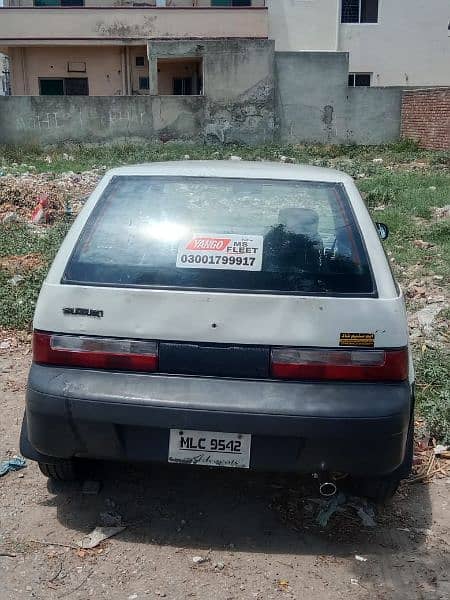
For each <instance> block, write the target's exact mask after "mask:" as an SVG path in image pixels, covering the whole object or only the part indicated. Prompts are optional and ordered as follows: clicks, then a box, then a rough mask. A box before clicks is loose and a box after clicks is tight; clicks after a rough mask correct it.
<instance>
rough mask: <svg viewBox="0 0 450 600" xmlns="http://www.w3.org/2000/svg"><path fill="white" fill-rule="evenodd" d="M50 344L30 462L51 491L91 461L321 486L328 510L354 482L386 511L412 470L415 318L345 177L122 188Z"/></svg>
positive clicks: (255, 170)
mask: <svg viewBox="0 0 450 600" xmlns="http://www.w3.org/2000/svg"><path fill="white" fill-rule="evenodd" d="M380 227H381V226H380ZM381 229H382V227H381ZM33 336H34V339H33V364H32V367H31V370H30V376H29V381H28V389H27V397H26V414H25V419H24V424H23V428H22V435H21V449H22V453H23V454H24V455H25V456H27V457H28V458H30V459H33V460H36V461H38V462H39V464H40V467H41V470H42V472H43V473H44V474H46V475H47V476H49V477H53V478H56V479H69V478H73V477H75V475H76V467H77V464H79V463H80V461H79V459H81V458H84V459H86V458H88V459H97V458H101V459H119V460H125V461H135V460H136V461H137V460H145V461H159V462H174V463H185V464H196V465H208V466H217V467H237V468H244V469H246V468H251V469H265V470H269V471H297V472H304V473H317V474H318V475H319V478H320V479H319V480H320V481H321V482H322V492H323V493H327V494H331V493H333V492H334V491H335V489H336V486H335V484H334V479H333V477H334V474H335V473H340V474H342V473H346V474H348V475H350V478H349V480H350V479H351V480H353V481H354V482H355V483H356V485H357V489H358V491H359V493H360V494H361V495H367V496H369V497H372V498H375V499H377V500H379V501H382V500H384V499H386V498H387V497H389V496H390V495H392V494H393V493H394V492H395V490H396V488H397V486H398V483H399V481H400V479H401V478H403V477H405V476H407V475H408V473H409V471H410V468H411V463H412V442H413V409H414V394H413V382H414V371H413V366H412V362H411V357H410V352H409V347H408V329H407V320H406V313H405V306H404V301H403V297H402V294H401V291H400V290H399V288H398V286H397V285H396V283H395V281H394V279H393V276H392V273H391V270H390V268H389V263H388V261H387V259H386V256H385V253H384V251H383V247H382V245H381V243H380V239H379V232H377V228H376V227H375V226H374V223H373V222H372V220H371V218H370V216H369V213H368V211H367V209H366V207H365V205H364V202H363V201H362V199H361V196H360V194H359V193H358V190H357V188H356V187H355V184H354V182H353V180H352V179H351V178H350V177H349V176H347V175H345V174H343V173H340V172H337V171H332V170H328V169H321V168H314V167H302V166H295V165H283V164H275V163H264V162H259V163H246V162H237V161H223V162H221V161H204V162H194V161H189V162H171V163H154V164H149V165H138V166H130V167H123V168H119V169H114V170H112V171H110V172H108V173H107V174H106V175H105V176H104V178H103V179H102V181H101V182H100V184H99V185H98V187H97V189H96V190H95V191H94V193H93V194H92V195H91V197H90V199H89V200H88V202H87V203H86V205H85V207H84V208H83V210H82V211H81V213H80V215H79V216H78V218H77V220H76V221H75V223H74V225H73V226H72V228H71V230H70V232H69V233H68V235H67V237H66V239H65V240H64V242H63V244H62V246H61V248H60V250H59V252H58V255H57V256H56V258H55V260H54V263H53V265H52V267H51V269H50V272H49V274H48V276H47V279H46V280H45V282H44V284H43V286H42V290H41V293H40V296H39V301H38V303H37V307H36V313H35V318H34V334H33Z"/></svg>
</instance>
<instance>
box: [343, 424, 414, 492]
mask: <svg viewBox="0 0 450 600" xmlns="http://www.w3.org/2000/svg"><path fill="white" fill-rule="evenodd" d="M413 455H414V420H413V419H411V423H410V426H409V431H408V439H407V441H406V449H405V457H404V459H403V463H402V464H401V465H400V466H399V467H398V469H396V470H395V471H394V472H393V473H390V474H389V475H384V476H380V477H355V478H350V480H349V487H350V491H351V493H353V494H355V496H356V495H357V496H365V497H366V498H369V499H370V500H373V501H374V502H376V503H377V504H384V503H385V502H387V501H388V500H390V499H391V498H392V497H393V496H394V494H395V492H396V491H397V490H398V486H399V485H400V482H401V480H402V479H406V478H407V477H409V475H410V473H411V467H412V464H413Z"/></svg>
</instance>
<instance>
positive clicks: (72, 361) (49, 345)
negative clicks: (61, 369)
mask: <svg viewBox="0 0 450 600" xmlns="http://www.w3.org/2000/svg"><path fill="white" fill-rule="evenodd" d="M33 361H34V362H36V363H40V364H46V365H61V366H68V367H88V368H92V369H117V370H119V371H121V370H122V371H156V369H157V368H158V345H157V343H156V342H147V341H141V340H128V339H116V338H104V337H89V336H84V335H64V334H58V333H43V332H39V331H35V332H34V333H33Z"/></svg>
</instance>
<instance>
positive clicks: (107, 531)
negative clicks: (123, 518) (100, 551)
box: [78, 526, 126, 550]
mask: <svg viewBox="0 0 450 600" xmlns="http://www.w3.org/2000/svg"><path fill="white" fill-rule="evenodd" d="M124 529H126V527H125V526H121V527H96V528H95V529H94V530H93V531H91V533H88V534H87V535H85V536H84V537H83V538H82V539H81V540H80V541H79V542H78V546H79V547H80V548H83V549H84V550H90V549H92V548H95V547H96V546H98V545H99V544H100V542H103V541H104V540H107V539H108V538H111V537H113V536H114V535H117V534H118V533H121V532H122V531H123V530H124Z"/></svg>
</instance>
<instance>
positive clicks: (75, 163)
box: [0, 140, 449, 176]
mask: <svg viewBox="0 0 450 600" xmlns="http://www.w3.org/2000/svg"><path fill="white" fill-rule="evenodd" d="M185 155H189V157H190V158H191V159H192V160H194V159H199V160H200V159H201V160H203V159H212V158H216V159H224V158H229V157H230V156H231V155H239V156H241V157H242V158H243V159H245V160H260V159H263V160H279V158H280V156H286V157H287V158H289V159H292V160H294V161H295V162H304V163H309V164H316V165H318V166H329V165H330V161H332V162H333V165H330V166H334V163H337V166H340V165H339V163H340V161H343V163H344V164H345V163H346V164H347V169H344V170H347V171H348V172H349V173H350V174H351V175H354V176H356V175H357V174H358V173H362V172H363V173H365V174H367V175H371V174H374V173H377V172H380V173H381V172H382V171H383V166H381V165H379V164H374V163H372V162H371V161H372V160H373V159H374V158H380V157H382V158H383V160H384V162H386V163H407V162H411V161H426V162H429V163H433V164H434V165H435V166H436V167H443V166H445V165H446V164H447V165H448V162H449V155H448V154H446V153H442V152H441V153H436V152H434V153H433V152H429V151H426V150H421V149H419V148H418V147H417V145H416V144H415V143H414V142H411V141H408V140H406V141H402V142H398V143H397V144H390V145H386V146H355V145H347V146H338V145H327V146H324V145H312V144H299V145H282V146H281V145H277V144H271V145H266V146H255V147H249V146H241V145H234V144H232V145H227V146H219V145H217V146H215V145H208V146H206V145H200V144H189V143H175V142H169V143H166V144H161V143H148V144H136V143H126V144H111V145H92V146H87V145H71V146H68V147H67V146H64V147H55V148H51V149H43V148H40V147H38V146H3V147H1V146H0V169H3V170H7V171H10V170H11V169H13V170H17V172H25V171H28V170H30V167H31V168H32V169H33V170H36V171H37V172H47V171H52V172H53V173H62V172H65V171H68V170H71V171H75V172H81V171H86V170H88V169H92V168H98V167H106V168H110V167H114V166H118V165H123V164H132V163H142V162H153V161H164V160H180V159H183V157H184V156H185ZM363 167H364V170H362V169H363Z"/></svg>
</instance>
